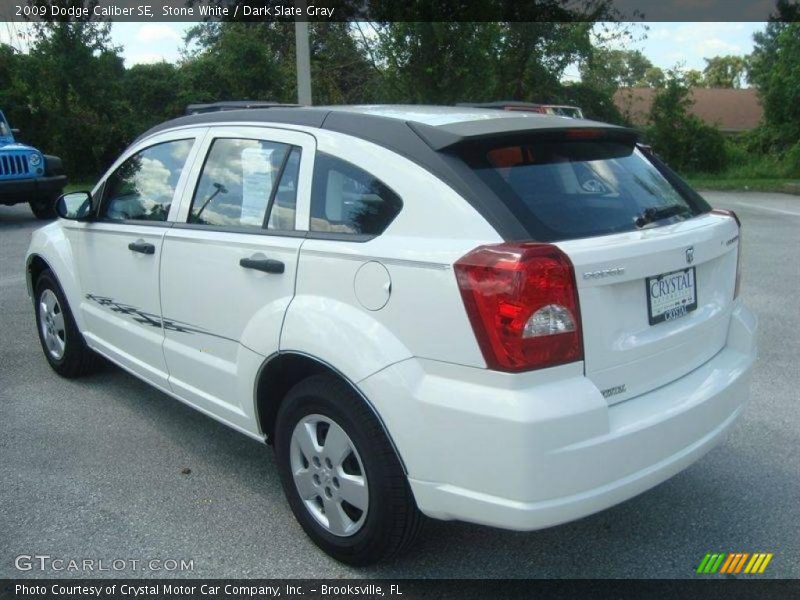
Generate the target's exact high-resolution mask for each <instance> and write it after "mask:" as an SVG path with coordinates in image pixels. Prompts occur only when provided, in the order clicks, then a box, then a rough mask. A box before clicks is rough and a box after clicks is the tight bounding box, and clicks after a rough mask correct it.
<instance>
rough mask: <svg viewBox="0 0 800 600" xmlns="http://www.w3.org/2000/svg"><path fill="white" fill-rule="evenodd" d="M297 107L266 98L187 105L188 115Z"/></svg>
mask: <svg viewBox="0 0 800 600" xmlns="http://www.w3.org/2000/svg"><path fill="white" fill-rule="evenodd" d="M279 106H280V107H284V108H285V107H290V108H297V107H299V106H300V105H299V104H281V103H280V102H270V101H265V100H223V101H222V102H209V103H204V104H190V105H189V106H187V107H186V114H187V115H199V114H202V113H209V112H218V111H221V110H243V109H248V108H275V107H279Z"/></svg>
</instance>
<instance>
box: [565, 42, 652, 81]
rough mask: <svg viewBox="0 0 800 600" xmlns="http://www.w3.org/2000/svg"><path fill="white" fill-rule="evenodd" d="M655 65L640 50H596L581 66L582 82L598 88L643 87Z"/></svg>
mask: <svg viewBox="0 0 800 600" xmlns="http://www.w3.org/2000/svg"><path fill="white" fill-rule="evenodd" d="M652 67H653V63H651V62H650V60H649V59H648V58H647V57H646V56H645V55H644V54H642V53H641V52H640V51H638V50H616V49H608V48H595V49H593V50H592V52H591V54H590V55H589V58H588V60H586V61H584V62H583V63H582V64H581V65H580V73H581V81H583V82H584V83H587V84H588V85H591V86H593V87H596V88H610V89H613V90H616V89H617V88H620V87H635V86H641V85H642V83H643V82H644V81H645V75H646V74H647V71H648V69H651V68H652Z"/></svg>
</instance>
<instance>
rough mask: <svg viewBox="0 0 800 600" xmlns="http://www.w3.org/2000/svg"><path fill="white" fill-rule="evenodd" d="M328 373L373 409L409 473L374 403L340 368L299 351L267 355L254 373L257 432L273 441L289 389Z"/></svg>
mask: <svg viewBox="0 0 800 600" xmlns="http://www.w3.org/2000/svg"><path fill="white" fill-rule="evenodd" d="M319 374H329V375H332V376H334V377H336V378H338V379H340V380H341V381H343V382H344V383H345V384H346V385H347V386H348V387H350V388H351V389H352V390H353V392H354V393H355V394H356V395H357V396H358V397H359V398H360V399H361V401H362V402H364V404H366V406H367V407H368V408H369V409H370V411H372V413H373V415H375V418H376V419H377V420H378V423H380V426H381V429H383V433H384V435H386V439H388V440H389V444H391V446H392V449H393V450H394V453H395V456H397V460H398V461H399V463H400V465H401V467H402V468H403V472H404V473H406V475H407V474H408V470H407V469H406V466H405V463H404V462H403V458H402V456H401V455H400V452H399V451H398V449H397V446H396V444H395V443H394V440H393V439H392V435H391V433H390V432H389V430H388V429H387V427H386V424H385V423H384V421H383V419H382V418H381V416H380V414H379V413H378V411H377V409H376V408H375V406H374V405H373V404H372V402H370V400H369V398H367V397H366V395H365V394H364V392H362V391H361V390H360V389H359V387H358V386H357V385H356V384H355V383H353V382H352V381H351V380H350V379H348V378H347V377H346V376H345V375H344V374H343V373H342V372H341V371H339V370H338V369H336V367H334V366H333V365H331V364H329V363H327V362H325V361H324V360H322V359H320V358H318V357H316V356H312V355H310V354H306V353H303V352H298V351H284V352H276V353H274V354H272V355H271V356H269V357H267V359H266V360H265V361H264V363H263V364H262V365H261V368H260V369H259V371H258V375H257V376H256V381H255V386H254V390H253V394H254V402H255V415H256V420H257V422H258V427H259V430H260V432H261V433H262V434H263V435H264V436H265V437H266V440H267V443H270V444H271V443H272V439H273V437H274V428H275V419H276V417H277V414H278V409H279V408H280V405H281V403H282V402H283V400H284V399H285V398H286V395H287V393H288V392H289V390H291V389H292V387H294V386H295V385H296V384H297V383H299V382H300V381H302V380H304V379H306V378H308V377H311V376H313V375H319Z"/></svg>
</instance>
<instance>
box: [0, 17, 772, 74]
mask: <svg viewBox="0 0 800 600" xmlns="http://www.w3.org/2000/svg"><path fill="white" fill-rule="evenodd" d="M193 25H194V23H163V22H156V23H113V25H112V29H111V35H112V38H113V41H114V43H115V44H117V45H119V46H121V47H122V54H123V56H124V58H125V64H126V65H127V66H131V65H134V64H138V63H152V62H159V61H161V60H165V61H168V62H175V61H177V60H178V59H179V58H180V50H181V48H183V37H184V35H185V34H186V31H187V30H188V29H189V28H190V27H192V26H193ZM12 27H16V28H17V29H18V30H21V29H23V28H24V27H25V25H21V24H10V23H0V42H6V43H7V42H8V40H9V36H11V35H13V33H14V31H13V29H12ZM648 27H649V30H648V31H646V32H645V31H644V30H643V28H642V26H641V25H637V26H636V27H635V30H634V32H635V37H636V38H640V37H641V36H642V34H643V33H646V35H647V37H646V38H645V39H643V40H641V39H640V40H636V41H634V42H633V43H628V44H625V48H628V49H637V50H641V51H642V53H643V54H644V55H645V56H646V57H647V58H649V59H650V61H651V62H652V63H653V64H654V65H656V66H658V67H661V68H671V67H674V66H676V64H677V63H679V62H682V63H684V64H685V68H687V69H698V70H702V69H703V67H704V66H705V62H704V61H703V58H710V57H712V56H718V55H721V54H749V53H750V52H751V51H752V49H753V33H754V32H756V31H760V30H763V29H764V27H765V24H764V23H753V22H740V23H713V22H712V23H700V22H689V23H686V22H682V23H663V22H662V23H650V24H648ZM577 78H578V70H577V66H574V65H573V66H571V67H570V68H569V69H568V70H567V72H566V73H565V79H577Z"/></svg>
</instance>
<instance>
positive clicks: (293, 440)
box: [275, 375, 422, 566]
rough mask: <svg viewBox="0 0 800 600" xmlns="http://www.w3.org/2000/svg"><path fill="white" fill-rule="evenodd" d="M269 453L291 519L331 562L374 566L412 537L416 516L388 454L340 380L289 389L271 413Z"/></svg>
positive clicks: (375, 426)
mask: <svg viewBox="0 0 800 600" xmlns="http://www.w3.org/2000/svg"><path fill="white" fill-rule="evenodd" d="M275 452H276V455H277V460H278V469H279V472H280V476H281V483H282V484H283V489H284V492H285V493H286V496H287V498H288V500H289V504H290V506H291V508H292V512H293V513H294V515H295V518H297V520H298V521H299V522H300V525H301V526H302V527H303V529H304V530H305V532H306V534H308V536H309V537H310V538H311V539H312V540H313V541H314V543H315V544H317V546H319V547H320V548H322V550H324V551H325V552H326V553H328V554H329V555H330V556H332V557H333V558H335V559H337V560H340V561H342V562H345V563H348V564H351V565H357V566H363V565H367V564H371V563H375V562H378V561H380V560H383V559H386V558H390V557H392V556H394V555H396V554H398V553H400V552H402V551H404V550H405V549H407V548H408V547H409V546H410V545H411V543H412V542H413V540H414V538H415V537H416V536H417V534H418V531H419V529H420V524H421V519H422V515H421V514H420V512H419V511H418V509H417V507H416V504H415V502H414V498H413V495H412V494H411V490H410V488H409V486H408V481H407V479H406V476H405V473H404V472H403V469H402V467H401V465H400V463H399V461H398V459H397V456H396V455H395V452H394V449H393V448H392V446H391V444H390V442H389V440H388V439H387V437H386V434H385V433H384V431H383V429H382V428H381V425H380V423H379V422H378V420H377V418H376V417H375V415H374V414H373V413H372V412H371V410H370V409H369V407H368V406H366V404H365V403H364V401H363V400H362V399H361V398H359V397H358V396H357V395H356V394H355V393H354V391H353V390H352V389H351V388H350V387H349V386H348V385H347V384H346V383H345V382H343V381H342V380H341V379H338V378H336V377H333V376H330V375H316V376H314V377H310V378H308V379H306V380H304V381H301V382H300V383H298V384H297V385H296V386H295V387H294V388H292V390H291V391H290V392H289V394H288V395H287V397H286V399H285V400H284V402H283V403H282V404H281V407H280V410H279V411H278V416H277V420H276V425H275Z"/></svg>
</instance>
